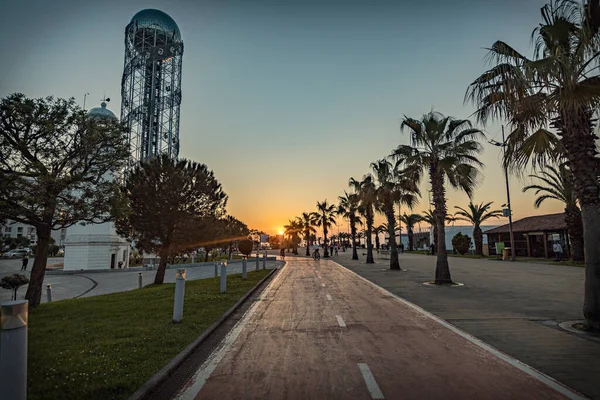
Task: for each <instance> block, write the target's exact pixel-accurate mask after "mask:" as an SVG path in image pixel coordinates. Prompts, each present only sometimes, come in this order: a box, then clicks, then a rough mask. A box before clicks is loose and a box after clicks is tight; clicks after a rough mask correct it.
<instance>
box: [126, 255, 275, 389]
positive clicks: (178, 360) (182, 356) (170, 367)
mask: <svg viewBox="0 0 600 400" xmlns="http://www.w3.org/2000/svg"><path fill="white" fill-rule="evenodd" d="M283 266H285V263H284V264H283V265H282V266H281V267H279V268H277V267H276V268H273V269H272V270H271V272H270V273H269V274H268V275H267V276H265V277H264V278H262V279H261V280H260V282H258V283H257V284H256V285H255V286H254V287H253V288H252V289H250V290H249V291H248V292H247V293H246V294H245V295H244V296H242V298H241V299H239V300H238V301H237V303H235V304H234V305H233V306H232V307H231V308H230V309H229V310H227V311H226V312H225V314H223V315H221V317H220V318H219V319H218V320H216V321H215V322H214V323H213V324H212V325H211V326H209V327H208V328H207V329H206V330H205V331H204V332H202V334H201V335H200V336H198V337H197V338H196V339H195V340H194V341H193V342H192V343H190V344H189V345H188V346H187V347H186V348H185V349H183V351H181V353H179V354H177V355H176V356H175V357H174V358H173V359H172V360H171V361H169V363H168V364H167V365H165V366H164V367H163V368H162V369H161V370H160V371H158V372H157V373H156V374H154V375H153V376H152V378H150V379H148V380H147V381H146V383H144V384H143V385H142V386H141V387H140V388H139V389H138V390H137V391H136V392H135V393H134V394H132V395H131V396H130V397H129V400H142V399H145V398H148V397H149V396H150V395H151V394H152V392H154V391H155V390H156V388H157V387H158V386H159V385H161V384H162V383H163V382H164V381H165V380H166V379H167V378H168V377H169V375H171V374H172V373H173V371H175V370H176V369H177V368H178V367H179V366H180V365H181V364H182V363H183V362H184V361H185V360H186V359H187V358H188V357H189V356H190V354H192V353H193V352H194V351H195V350H196V348H198V347H199V346H200V345H201V344H202V342H204V341H205V340H206V338H208V337H209V336H210V335H211V334H212V333H213V332H214V331H215V329H217V328H218V327H219V326H221V324H222V323H223V322H225V320H226V319H227V318H229V316H230V315H231V314H233V313H234V312H235V310H237V309H238V308H239V307H240V306H241V305H242V303H244V302H245V301H246V300H247V299H248V298H249V297H250V296H252V294H254V292H256V290H257V289H258V287H259V286H260V285H262V284H263V283H264V282H265V281H267V280H268V279H269V278H271V276H273V275H274V274H275V272H277V271H278V270H279V269H280V268H282V267H283Z"/></svg>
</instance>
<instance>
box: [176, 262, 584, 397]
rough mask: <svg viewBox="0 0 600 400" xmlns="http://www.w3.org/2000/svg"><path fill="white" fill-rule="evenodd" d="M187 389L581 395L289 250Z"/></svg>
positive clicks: (230, 393)
mask: <svg viewBox="0 0 600 400" xmlns="http://www.w3.org/2000/svg"><path fill="white" fill-rule="evenodd" d="M178 398H179V399H325V398H326V399H383V398H386V399H465V398H477V399H505V398H518V399H565V398H579V397H578V396H577V394H574V393H573V392H571V391H570V390H569V389H568V388H566V387H564V386H562V385H560V384H558V383H555V382H554V381H551V380H548V379H546V378H545V377H544V376H543V375H541V374H539V373H537V371H535V370H532V369H531V368H529V367H527V366H525V365H523V364H521V363H519V362H516V361H515V360H514V359H512V358H510V357H508V356H506V355H504V354H501V353H498V352H496V351H495V350H493V349H491V348H489V347H488V346H486V345H485V344H483V343H482V342H480V341H478V340H477V339H475V338H473V337H472V336H470V335H468V334H466V333H464V332H463V331H460V330H459V329H457V328H454V327H452V326H450V325H448V324H447V323H445V322H444V321H442V320H440V319H439V318H437V317H435V316H433V315H432V314H429V313H427V312H426V311H424V310H422V309H420V308H419V307H417V306H415V305H413V304H412V303H409V302H408V301H405V300H402V299H400V298H397V297H395V296H393V295H392V294H391V293H389V292H387V291H385V290H383V289H381V288H379V287H377V286H375V285H373V284H372V283H370V282H368V281H366V280H365V279H362V278H360V277H359V276H358V275H356V274H354V273H353V272H351V271H350V270H348V269H346V268H344V267H341V266H340V265H338V264H336V263H334V262H331V261H325V260H321V261H320V262H314V261H311V260H307V259H292V258H289V259H288V264H287V265H286V266H285V267H284V268H283V269H282V270H281V271H280V272H279V274H278V275H277V276H276V277H275V279H274V280H273V281H272V282H271V283H270V285H269V286H268V287H267V288H266V289H265V291H264V292H263V294H262V295H261V301H257V302H256V303H255V304H254V305H253V306H252V307H251V308H250V309H249V310H248V312H247V313H246V315H245V316H244V318H242V320H241V321H240V322H239V323H238V324H237V325H236V326H235V327H234V328H233V329H232V330H231V332H230V333H229V334H228V335H227V337H226V338H225V339H224V340H223V342H222V343H221V345H220V346H219V347H218V348H217V349H216V350H215V351H214V352H213V353H212V354H211V356H210V357H209V358H208V359H207V360H206V362H205V363H204V364H203V365H202V366H201V367H200V369H199V370H198V371H197V372H196V374H195V375H194V376H193V378H192V379H191V380H190V381H189V382H187V384H186V385H185V387H184V389H182V391H181V392H180V393H179V395H178Z"/></svg>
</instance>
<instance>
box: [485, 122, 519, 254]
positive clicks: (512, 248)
mask: <svg viewBox="0 0 600 400" xmlns="http://www.w3.org/2000/svg"><path fill="white" fill-rule="evenodd" d="M489 143H490V144H492V145H494V146H498V147H502V156H503V162H502V163H503V164H504V178H505V180H506V201H507V203H506V204H504V205H503V207H504V206H506V207H508V210H507V211H508V228H509V230H510V260H511V261H515V253H516V250H517V249H515V235H514V234H513V223H512V209H511V207H510V189H509V187H508V167H507V166H506V161H505V160H504V159H505V158H506V139H505V138H504V125H502V143H499V142H497V141H495V140H493V139H492V140H490V141H489ZM502 212H503V214H507V213H505V212H504V210H502ZM504 216H505V217H506V215H504Z"/></svg>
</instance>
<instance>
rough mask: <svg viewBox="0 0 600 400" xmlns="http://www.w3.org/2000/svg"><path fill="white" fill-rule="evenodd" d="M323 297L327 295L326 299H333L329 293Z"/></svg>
mask: <svg viewBox="0 0 600 400" xmlns="http://www.w3.org/2000/svg"><path fill="white" fill-rule="evenodd" d="M325 297H327V300H330V301H331V300H333V299H332V298H331V295H330V294H328V295H326V296H325Z"/></svg>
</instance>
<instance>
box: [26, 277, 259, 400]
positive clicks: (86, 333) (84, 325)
mask: <svg viewBox="0 0 600 400" xmlns="http://www.w3.org/2000/svg"><path fill="white" fill-rule="evenodd" d="M269 272H271V271H270V270H260V271H251V272H249V273H248V279H247V280H246V281H244V280H242V276H241V274H236V275H228V276H227V293H223V294H221V293H219V278H210V279H201V280H196V281H187V282H186V287H185V303H184V310H183V311H184V313H183V322H182V323H180V324H175V323H173V322H172V321H171V318H172V316H173V296H174V293H175V284H169V283H167V284H163V285H156V286H155V285H152V286H148V287H145V288H143V289H139V290H132V291H128V292H122V293H113V294H107V295H102V296H95V297H88V298H82V299H70V300H62V301H57V302H53V303H44V304H41V305H40V306H39V307H37V308H36V309H34V310H32V311H31V312H30V314H29V355H28V357H29V358H28V364H29V365H28V398H29V399H30V400H31V399H86V400H92V399H126V398H128V397H129V396H130V395H131V394H133V393H134V392H135V391H136V390H137V389H138V388H139V387H140V386H141V385H142V384H143V383H145V382H146V381H147V380H148V379H150V378H151V377H152V376H153V375H154V374H155V373H156V372H157V371H159V370H160V369H161V368H162V367H163V366H164V365H166V364H167V363H168V362H169V361H170V360H171V359H172V358H173V357H175V356H176V355H177V354H179V353H180V352H181V351H182V350H183V349H184V348H185V347H186V346H187V345H188V344H190V343H191V342H192V341H193V340H194V339H195V338H196V337H198V336H199V335H200V334H201V333H202V332H203V331H204V330H205V329H206V328H208V327H209V326H210V325H211V324H213V323H214V322H215V321H216V320H217V319H219V317H220V316H221V315H222V314H224V313H225V312H226V311H227V310H228V309H229V308H230V307H231V306H233V305H234V304H235V303H236V302H237V301H238V300H239V299H240V298H241V297H242V296H243V295H244V294H246V293H247V292H248V291H249V290H250V289H252V288H253V287H254V286H255V285H256V284H257V283H258V282H259V281H260V280H261V279H262V278H264V277H265V276H266V275H267V274H268V273H269Z"/></svg>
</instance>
